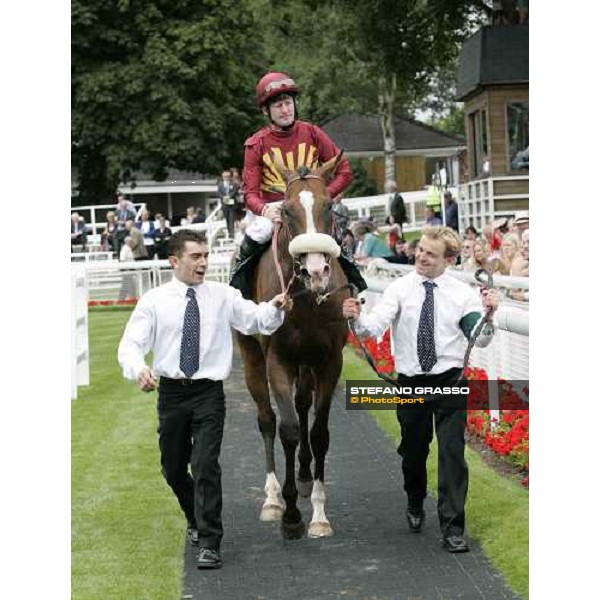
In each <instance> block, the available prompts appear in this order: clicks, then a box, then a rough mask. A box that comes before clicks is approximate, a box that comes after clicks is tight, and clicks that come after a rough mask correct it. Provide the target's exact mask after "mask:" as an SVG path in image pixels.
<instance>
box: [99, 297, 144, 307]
mask: <svg viewBox="0 0 600 600" xmlns="http://www.w3.org/2000/svg"><path fill="white" fill-rule="evenodd" d="M137 301H138V299H137V298H128V299H127V300H88V306H135V305H136V304H137Z"/></svg>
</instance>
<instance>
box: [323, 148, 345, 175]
mask: <svg viewBox="0 0 600 600" xmlns="http://www.w3.org/2000/svg"><path fill="white" fill-rule="evenodd" d="M343 155H344V151H343V150H340V153H339V154H338V155H336V156H334V157H333V158H330V159H329V160H328V161H327V162H326V163H325V164H323V165H321V166H320V167H319V169H318V173H319V175H320V176H321V177H324V176H325V175H327V173H329V172H330V171H331V172H334V171H335V170H336V169H337V166H338V165H339V164H340V161H341V160H342V156H343Z"/></svg>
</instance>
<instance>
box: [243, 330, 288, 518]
mask: <svg viewBox="0 0 600 600" xmlns="http://www.w3.org/2000/svg"><path fill="white" fill-rule="evenodd" d="M237 338H238V343H239V346H240V350H241V352H242V358H243V360H244V376H245V380H246V385H247V387H248V390H250V394H251V396H252V398H253V399H254V402H255V403H256V408H257V422H258V429H259V431H260V433H261V435H262V438H263V443H264V447H265V471H266V474H267V475H266V482H265V488H264V490H265V494H266V499H265V501H264V503H263V506H262V510H261V513H260V520H261V521H280V520H281V515H282V514H283V499H282V497H281V486H280V485H279V482H278V481H277V476H276V475H275V434H276V431H277V416H276V415H275V412H274V411H273V408H272V407H271V401H270V398H269V386H268V383H267V370H266V366H265V359H264V354H263V350H262V348H261V346H260V344H259V343H258V341H257V340H256V339H255V338H253V337H249V336H245V335H240V334H238V336H237Z"/></svg>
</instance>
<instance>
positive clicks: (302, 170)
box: [271, 166, 335, 305]
mask: <svg viewBox="0 0 600 600" xmlns="http://www.w3.org/2000/svg"><path fill="white" fill-rule="evenodd" d="M303 179H318V180H319V181H322V182H323V183H325V180H324V179H323V177H321V176H320V175H315V174H313V173H310V172H308V169H307V168H306V167H304V166H302V167H299V168H298V172H297V173H296V174H295V175H293V176H292V177H290V179H288V180H287V182H286V189H285V198H284V202H285V201H286V200H287V199H288V196H287V192H288V190H289V188H290V186H291V185H292V183H294V182H296V181H300V180H303ZM284 212H285V211H284V210H282V213H284ZM331 212H332V221H331V236H332V238H333V239H335V236H334V235H333V234H334V233H335V211H334V210H332V211H331ZM282 216H283V215H282ZM283 227H285V231H286V233H287V237H288V238H289V240H290V241H291V240H292V239H294V236H293V235H292V232H291V230H290V227H289V223H288V222H287V219H286V220H285V222H284V220H283V218H282V220H281V222H280V223H277V224H276V225H275V228H274V230H273V238H272V241H271V247H272V250H273V258H274V260H275V269H276V270H277V275H278V276H279V283H280V285H281V291H282V292H283V293H284V294H287V293H288V292H289V289H290V287H291V285H292V283H293V281H294V280H295V279H300V275H299V274H298V272H297V270H296V268H297V267H301V262H300V261H299V260H298V259H297V258H296V257H295V256H292V277H291V278H290V280H289V281H288V283H287V285H286V284H285V279H284V277H283V270H282V268H281V263H280V262H279V254H278V248H279V243H278V237H279V231H280V230H281V229H282V228H283ZM330 260H331V255H329V260H328V261H327V263H328V264H329V262H330ZM305 291H306V290H301V291H300V292H297V294H301V293H304V292H305ZM332 293H333V292H329V293H327V294H323V295H319V296H318V297H317V304H318V305H319V304H321V303H322V302H324V301H326V300H327V299H328V298H329V296H330V295H331V294H332ZM297 294H294V295H297Z"/></svg>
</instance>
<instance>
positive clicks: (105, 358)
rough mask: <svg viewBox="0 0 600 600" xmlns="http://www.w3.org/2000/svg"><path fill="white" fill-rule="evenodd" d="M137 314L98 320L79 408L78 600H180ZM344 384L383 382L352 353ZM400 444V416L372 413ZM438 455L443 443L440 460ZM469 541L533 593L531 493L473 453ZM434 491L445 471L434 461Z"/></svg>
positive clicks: (168, 497)
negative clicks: (141, 381)
mask: <svg viewBox="0 0 600 600" xmlns="http://www.w3.org/2000/svg"><path fill="white" fill-rule="evenodd" d="M130 312H131V310H130V309H129V308H110V309H106V308H101V309H95V310H91V311H90V354H91V356H90V358H91V373H90V379H91V382H92V385H91V386H90V387H87V388H86V387H83V388H79V397H78V399H77V400H75V401H73V403H72V410H71V415H72V427H71V440H72V442H71V443H72V457H71V460H72V462H71V494H72V507H71V509H72V511H71V512H72V554H71V566H72V598H73V599H74V600H91V599H98V600H108V599H119V600H121V599H122V600H169V599H171V598H172V599H173V600H176V599H178V598H179V597H180V594H181V573H182V570H183V544H184V529H185V521H184V518H183V516H182V515H181V512H180V509H179V506H178V504H177V501H176V500H175V498H174V496H173V494H172V493H171V491H170V490H169V489H168V487H167V484H166V483H165V482H164V480H163V478H162V476H161V474H160V460H159V452H158V445H157V437H156V408H155V402H156V394H150V395H147V394H144V393H142V392H140V391H139V390H138V389H137V387H136V386H135V385H134V384H133V383H130V382H127V381H125V380H124V379H123V378H122V375H121V371H120V368H119V366H118V364H117V360H116V353H117V345H118V343H119V339H120V336H121V332H122V330H123V327H124V326H125V323H126V322H127V319H128V318H129V315H130ZM342 379H374V374H373V373H372V371H370V369H369V367H368V366H367V365H366V363H365V362H364V361H363V360H362V359H360V358H358V357H357V356H356V355H355V354H354V353H353V352H352V351H350V350H349V349H346V351H345V364H344V372H343V374H342ZM371 415H372V416H373V417H374V418H375V419H376V420H377V422H378V424H379V426H380V427H381V428H382V429H383V430H384V431H385V432H386V433H387V434H388V435H389V436H390V438H391V440H393V443H394V444H397V443H398V438H399V428H398V424H397V422H396V416H395V413H394V411H382V410H377V411H371ZM436 453H437V446H436V445H435V442H434V443H433V445H432V456H435V455H436ZM467 461H468V462H469V468H470V484H469V486H470V487H469V496H468V502H467V519H468V522H467V527H468V532H469V533H470V535H472V536H473V537H476V538H477V539H478V540H479V542H480V543H481V544H482V546H483V548H484V549H485V551H486V553H487V554H488V556H489V557H490V559H491V560H492V562H493V564H494V565H495V566H496V567H497V568H498V569H499V570H500V571H501V572H502V573H503V574H504V575H505V577H506V579H507V581H508V583H509V584H510V585H511V586H512V588H513V589H514V590H515V591H516V592H518V593H519V594H521V595H523V596H526V595H527V587H528V544H529V529H528V494H527V492H526V491H525V490H523V489H521V488H520V487H519V486H518V485H517V484H516V483H514V482H512V481H509V480H507V479H505V478H503V477H501V476H500V475H498V474H496V473H495V472H494V471H492V470H491V469H490V468H489V467H488V466H487V465H486V464H485V463H484V462H483V461H482V460H481V458H480V457H479V455H478V454H477V453H476V452H474V451H472V450H470V449H469V450H467ZM428 472H429V478H430V489H431V490H435V489H436V488H437V462H436V461H435V460H430V461H429V462H428Z"/></svg>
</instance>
